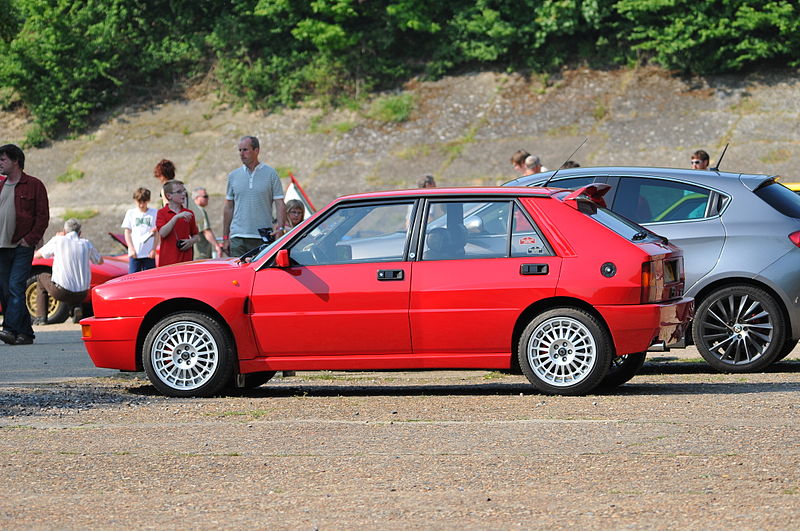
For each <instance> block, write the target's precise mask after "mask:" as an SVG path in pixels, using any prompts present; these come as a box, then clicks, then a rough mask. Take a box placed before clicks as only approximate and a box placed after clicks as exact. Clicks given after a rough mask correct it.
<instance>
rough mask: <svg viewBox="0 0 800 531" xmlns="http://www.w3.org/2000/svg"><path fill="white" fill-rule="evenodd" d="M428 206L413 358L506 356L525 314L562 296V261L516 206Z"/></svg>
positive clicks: (414, 292) (418, 267) (417, 272)
mask: <svg viewBox="0 0 800 531" xmlns="http://www.w3.org/2000/svg"><path fill="white" fill-rule="evenodd" d="M426 208H427V212H428V214H427V215H426V216H425V218H423V219H424V220H425V223H423V231H422V237H421V239H420V246H419V248H418V251H417V252H418V253H419V254H420V256H419V259H418V261H416V262H413V265H412V267H413V275H412V281H411V303H410V319H411V334H412V342H413V348H414V354H415V355H427V356H447V355H449V354H450V353H461V354H462V355H463V353H475V354H476V356H478V355H486V354H503V355H507V354H508V353H509V352H510V351H511V349H512V348H513V346H512V345H511V341H512V336H513V329H514V324H515V322H516V320H517V318H518V317H519V315H520V313H521V312H522V310H523V309H524V308H526V307H528V306H529V305H530V304H532V303H533V302H534V301H536V300H539V299H541V298H544V297H549V296H552V295H553V294H554V293H555V289H556V284H557V280H558V276H559V272H560V268H561V259H560V258H559V257H558V256H555V255H554V253H553V251H552V249H551V247H550V246H549V245H548V243H547V242H546V241H545V240H544V239H543V238H542V235H541V232H540V231H539V230H538V229H537V228H536V226H535V225H534V224H533V223H532V222H531V218H530V216H529V214H527V213H526V212H525V211H524V209H522V207H521V206H520V205H519V204H518V203H516V202H515V201H512V200H509V199H499V200H485V201H480V200H477V201H473V200H470V201H469V202H465V201H449V202H441V201H431V202H429V203H428V204H427V205H426ZM436 212H440V213H441V214H440V215H438V216H436V215H433V214H432V213H436ZM477 359H478V358H477V357H476V360H477ZM462 360H463V358H462ZM462 363H463V361H462ZM476 363H479V361H476ZM462 366H463V365H462Z"/></svg>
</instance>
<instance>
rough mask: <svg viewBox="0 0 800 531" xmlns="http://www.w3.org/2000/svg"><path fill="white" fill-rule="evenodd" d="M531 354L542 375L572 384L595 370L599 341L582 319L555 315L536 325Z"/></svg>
mask: <svg viewBox="0 0 800 531" xmlns="http://www.w3.org/2000/svg"><path fill="white" fill-rule="evenodd" d="M527 356H528V363H530V366H531V369H532V370H533V372H534V373H535V374H536V376H537V377H538V378H539V379H541V380H542V381H544V382H546V383H547V384H549V385H552V386H555V387H568V386H573V385H575V384H577V383H579V382H581V381H582V380H583V379H585V378H586V377H587V375H588V374H589V373H590V372H591V370H592V368H593V367H594V365H595V363H596V357H597V344H596V343H595V340H594V337H593V336H592V334H591V332H590V331H589V329H588V328H587V327H586V326H585V325H584V324H583V323H581V322H580V321H578V320H576V319H572V318H570V317H554V318H551V319H548V320H546V321H544V322H543V323H541V324H540V325H539V326H537V327H536V328H535V329H534V331H533V333H532V334H531V336H530V339H529V340H528V346H527Z"/></svg>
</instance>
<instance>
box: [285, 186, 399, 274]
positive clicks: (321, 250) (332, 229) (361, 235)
mask: <svg viewBox="0 0 800 531" xmlns="http://www.w3.org/2000/svg"><path fill="white" fill-rule="evenodd" d="M412 207H413V203H410V202H408V203H393V204H388V205H387V204H381V205H366V206H354V207H348V206H343V207H341V208H339V209H337V210H336V211H334V212H333V213H332V214H331V215H329V216H327V217H326V218H325V219H323V220H322V221H321V222H320V223H318V224H317V226H316V227H314V228H313V229H312V230H311V231H310V232H309V233H308V234H306V235H305V236H303V237H302V238H301V239H300V240H299V241H298V242H297V243H296V244H294V245H293V246H292V248H291V249H290V251H289V257H290V258H291V260H292V262H293V263H294V264H295V265H302V266H309V265H327V264H348V263H357V262H396V261H399V260H402V259H403V257H404V256H405V250H406V245H407V242H408V220H409V212H410V211H411V210H412Z"/></svg>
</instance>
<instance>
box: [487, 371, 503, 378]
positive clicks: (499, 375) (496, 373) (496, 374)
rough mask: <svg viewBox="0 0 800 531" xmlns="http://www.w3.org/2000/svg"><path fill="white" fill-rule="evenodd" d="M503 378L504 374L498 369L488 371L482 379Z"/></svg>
mask: <svg viewBox="0 0 800 531" xmlns="http://www.w3.org/2000/svg"><path fill="white" fill-rule="evenodd" d="M501 378H505V374H503V373H502V372H499V371H489V372H487V373H486V374H484V375H483V379H484V380H499V379H501Z"/></svg>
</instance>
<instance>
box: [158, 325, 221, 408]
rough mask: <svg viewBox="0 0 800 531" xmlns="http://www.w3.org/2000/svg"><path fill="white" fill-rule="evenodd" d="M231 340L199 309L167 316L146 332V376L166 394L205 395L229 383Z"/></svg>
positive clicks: (215, 391) (213, 393)
mask: <svg viewBox="0 0 800 531" xmlns="http://www.w3.org/2000/svg"><path fill="white" fill-rule="evenodd" d="M234 360H235V355H234V348H233V340H232V339H231V337H230V335H229V334H228V333H227V331H226V330H225V328H224V327H223V326H222V325H221V324H220V323H219V322H218V321H217V320H216V319H214V318H213V317H211V316H209V315H207V314H204V313H200V312H179V313H173V314H170V315H167V316H166V317H164V318H163V319H161V320H160V321H158V322H157V323H156V324H155V325H154V326H153V327H152V328H151V329H150V331H149V332H148V333H147V337H146V338H145V340H144V348H143V351H142V362H143V364H144V370H145V372H146V373H147V378H148V379H149V380H150V382H151V383H152V384H153V386H154V387H155V388H156V389H157V390H158V391H159V392H160V393H163V394H165V395H167V396H178V397H186V396H198V397H208V396H213V395H215V394H217V393H219V392H220V391H221V390H222V389H223V388H224V387H225V386H226V385H229V384H230V383H231V380H232V379H233V373H234Z"/></svg>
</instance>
